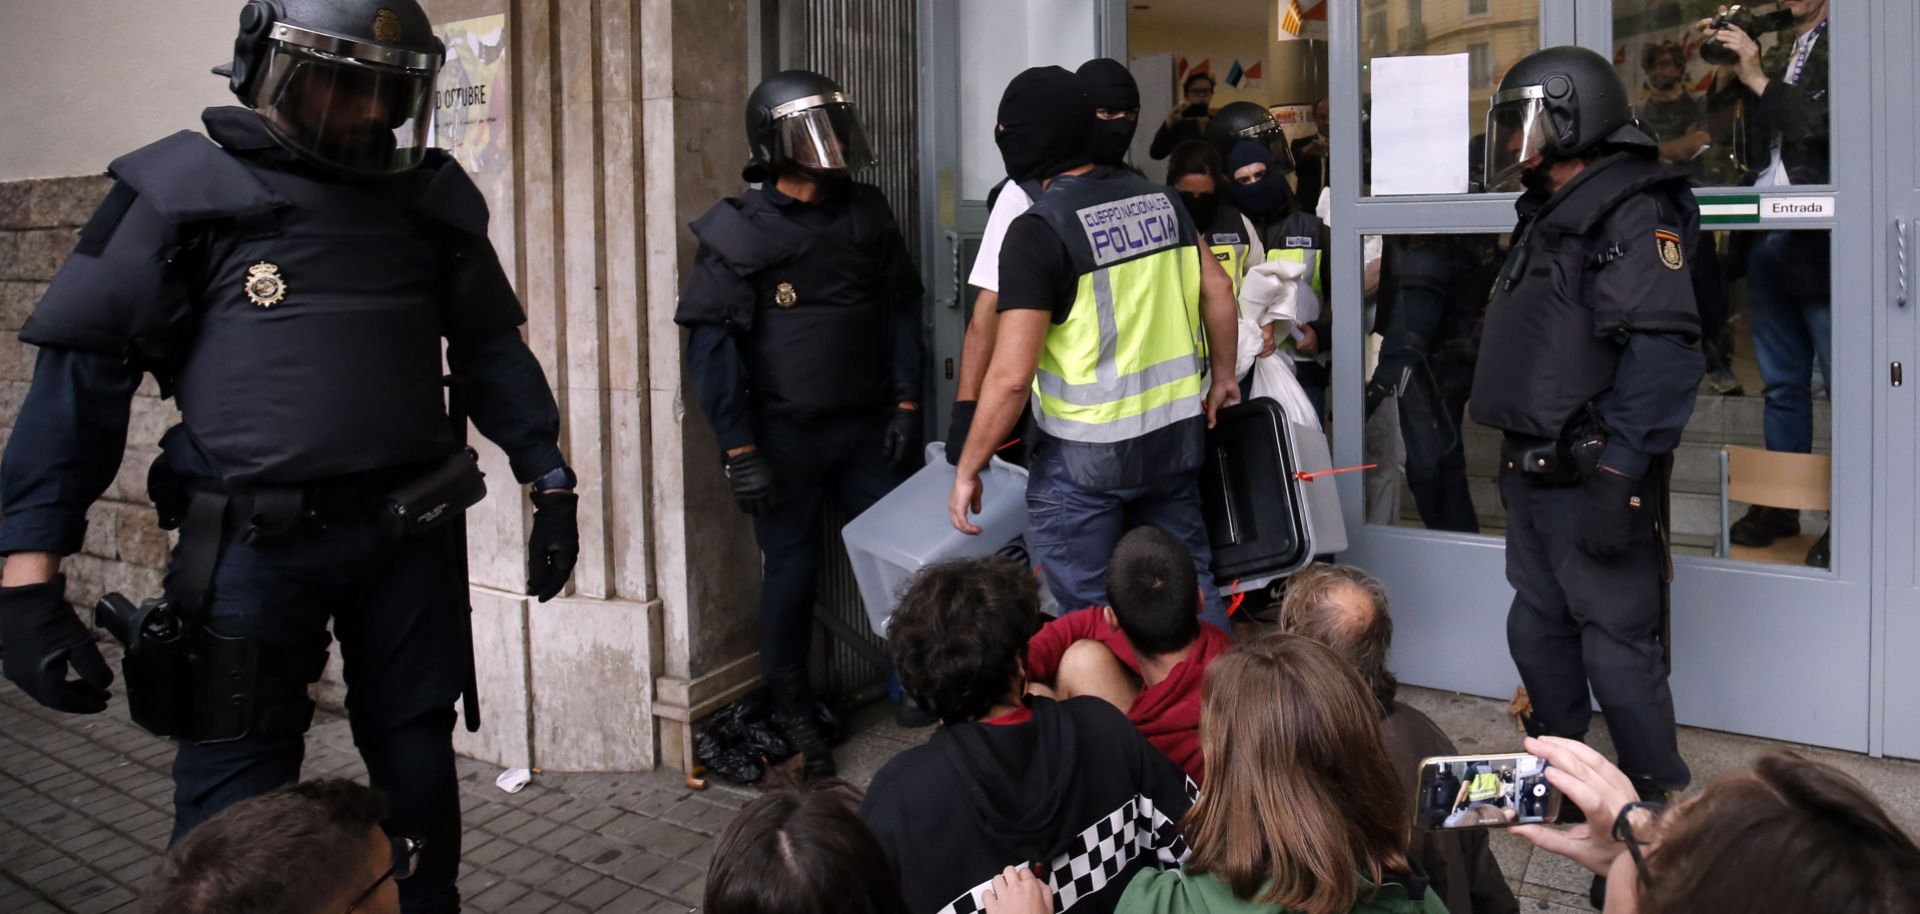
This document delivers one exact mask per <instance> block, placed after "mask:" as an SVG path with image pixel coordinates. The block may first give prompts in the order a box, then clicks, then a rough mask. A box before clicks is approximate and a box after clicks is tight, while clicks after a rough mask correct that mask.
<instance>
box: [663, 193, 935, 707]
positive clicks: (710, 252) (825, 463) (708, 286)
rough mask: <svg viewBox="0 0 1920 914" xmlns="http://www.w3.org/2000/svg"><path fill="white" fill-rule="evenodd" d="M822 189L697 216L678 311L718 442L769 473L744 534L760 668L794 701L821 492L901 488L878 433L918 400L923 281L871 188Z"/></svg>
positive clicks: (749, 196) (746, 198)
mask: <svg viewBox="0 0 1920 914" xmlns="http://www.w3.org/2000/svg"><path fill="white" fill-rule="evenodd" d="M821 187H822V189H823V190H824V192H825V196H824V198H822V199H819V200H816V201H812V202H807V201H801V200H796V199H794V198H793V197H790V196H788V195H786V194H784V193H782V192H781V191H780V190H779V189H778V188H777V187H776V186H775V185H774V182H773V181H771V180H769V181H767V183H766V185H765V186H764V187H761V188H757V189H750V190H748V191H746V192H745V193H743V194H741V195H740V196H738V197H734V198H729V199H726V200H722V201H720V202H719V203H717V204H715V205H714V206H713V208H712V209H710V210H708V211H707V212H706V214H704V215H702V216H701V217H700V218H699V219H698V220H697V221H695V222H694V223H693V225H692V229H693V233H694V236H695V237H696V238H697V239H698V240H699V242H700V247H699V250H698V252H697V253H696V255H695V258H694V264H693V271H692V276H691V278H690V279H689V280H688V282H687V286H686V289H685V290H684V291H683V292H682V293H681V296H680V305H679V310H678V312H677V313H676V314H675V316H674V320H675V321H676V322H677V323H679V324H680V325H681V326H683V327H687V328H688V329H689V331H690V333H689V335H688V339H687V369H688V371H689V373H690V375H691V377H692V380H693V386H694V391H695V393H696V394H697V395H698V397H699V401H700V407H701V410H702V412H704V413H705V414H706V416H707V421H708V422H709V423H710V424H712V426H713V430H714V434H715V435H716V437H717V438H718V441H719V445H720V448H721V450H723V451H726V450H734V449H736V448H741V447H745V446H747V445H753V446H755V447H756V449H757V450H758V452H759V453H760V454H761V455H762V456H763V457H764V458H765V460H766V462H767V464H768V465H769V466H770V467H771V469H772V472H773V477H774V486H773V492H774V495H773V498H772V502H771V504H770V505H766V506H763V507H759V508H758V509H756V511H755V513H754V515H753V531H754V538H755V539H756V541H757V542H758V544H759V547H760V551H761V553H762V556H763V558H764V569H763V574H764V577H763V579H762V581H761V585H760V664H761V671H762V675H763V676H764V677H765V679H766V680H767V681H768V682H769V683H771V684H772V685H773V687H774V689H775V694H776V698H779V697H780V696H783V695H804V694H806V676H807V653H808V645H809V643H810V640H811V633H812V621H813V605H814V601H815V583H816V581H817V579H818V577H819V572H820V561H821V548H822V545H823V543H822V512H823V510H824V508H825V505H826V501H827V498H828V497H829V496H830V495H831V496H832V497H833V498H835V500H836V501H837V502H838V504H839V506H840V508H841V509H842V510H843V512H844V513H845V515H846V517H848V518H852V517H854V516H856V515H858V514H860V513H861V512H863V511H865V510H866V509H867V508H869V507H871V506H872V505H873V503H874V502H876V501H878V500H880V498H881V497H882V496H884V495H885V494H886V493H887V492H889V491H891V490H892V489H893V487H894V486H896V485H898V484H899V483H900V481H901V479H902V472H901V470H900V469H899V468H898V464H897V463H890V462H889V461H888V460H887V458H886V456H885V453H884V449H883V446H882V442H883V438H884V436H885V435H886V433H887V427H888V423H889V420H890V418H891V417H892V416H893V414H894V410H895V406H896V405H897V404H899V403H902V402H913V403H918V402H920V400H921V394H920V390H921V371H922V361H923V350H922V345H921V340H920V304H921V296H922V291H923V290H922V287H921V283H920V278H919V274H918V272H917V271H916V270H915V268H914V266H913V261H912V259H911V258H910V257H909V256H908V254H907V249H906V242H905V240H904V239H903V238H902V237H901V235H900V230H899V228H898V226H897V224H896V223H895V221H894V217H893V211H892V209H891V208H890V207H889V206H888V205H887V200H886V197H885V196H884V195H883V194H882V193H881V191H880V190H879V188H876V187H873V186H872V185H869V184H863V183H860V182H856V181H851V180H847V179H844V178H823V179H821Z"/></svg>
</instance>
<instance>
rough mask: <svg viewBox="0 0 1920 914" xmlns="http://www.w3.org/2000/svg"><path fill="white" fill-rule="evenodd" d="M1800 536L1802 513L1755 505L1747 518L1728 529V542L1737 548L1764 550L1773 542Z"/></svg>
mask: <svg viewBox="0 0 1920 914" xmlns="http://www.w3.org/2000/svg"><path fill="white" fill-rule="evenodd" d="M1799 535H1800V512H1798V511H1793V510H1789V509H1787V508H1769V507H1767V506H1766V505H1754V506H1753V507H1751V508H1748V509H1747V513H1746V516H1744V517H1742V518H1740V519H1739V520H1737V521H1734V522H1733V525H1732V526H1730V527H1728V528H1727V541H1728V542H1730V543H1732V544H1734V545H1735V546H1747V547H1751V548H1756V549H1758V548H1764V547H1767V546H1771V545H1773V541H1774V540H1777V539H1783V538H1785V537H1789V536H1799Z"/></svg>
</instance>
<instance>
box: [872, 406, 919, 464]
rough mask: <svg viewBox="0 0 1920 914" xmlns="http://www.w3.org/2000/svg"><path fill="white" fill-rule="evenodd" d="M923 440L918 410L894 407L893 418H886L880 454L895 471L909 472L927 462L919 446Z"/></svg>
mask: <svg viewBox="0 0 1920 914" xmlns="http://www.w3.org/2000/svg"><path fill="white" fill-rule="evenodd" d="M925 440H926V434H925V433H924V432H922V431H921V423H920V411H919V410H917V409H902V408H895V409H894V411H893V418H892V419H889V420H887V434H886V437H885V438H884V439H882V440H881V443H880V456H881V457H883V458H885V459H886V461H887V465H888V466H890V467H893V469H894V470H895V471H896V472H900V473H910V472H912V471H914V470H917V469H920V467H922V466H924V465H925V464H926V462H927V458H926V455H925V454H923V453H921V448H920V446H921V444H922V443H924V442H925Z"/></svg>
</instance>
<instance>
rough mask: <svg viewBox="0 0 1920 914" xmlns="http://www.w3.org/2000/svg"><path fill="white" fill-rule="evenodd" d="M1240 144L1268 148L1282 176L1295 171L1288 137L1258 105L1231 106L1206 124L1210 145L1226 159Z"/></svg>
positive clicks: (1247, 103)
mask: <svg viewBox="0 0 1920 914" xmlns="http://www.w3.org/2000/svg"><path fill="white" fill-rule="evenodd" d="M1241 140H1253V141H1254V142H1256V143H1259V144H1261V145H1263V146H1265V147H1266V148H1267V154H1268V155H1270V156H1272V157H1273V161H1274V163H1275V166H1276V167H1277V168H1279V170H1280V171H1281V172H1283V173H1291V172H1292V171H1293V149H1292V145H1291V144H1290V143H1289V142H1288V141H1287V133H1286V131H1285V130H1284V129H1283V128H1281V126H1280V122H1279V121H1278V120H1277V119H1275V118H1274V116H1273V112H1271V111H1268V110H1267V108H1266V106H1264V105H1261V104H1259V103H1257V102H1246V101H1241V102H1231V103H1228V104H1227V105H1225V106H1222V107H1221V109H1220V110H1219V111H1217V112H1215V113H1214V115H1213V119H1212V120H1211V121H1209V122H1208V123H1207V142H1209V143H1211V144H1213V148H1215V149H1217V150H1219V151H1220V155H1222V156H1226V155H1229V154H1230V153H1232V151H1233V147H1234V146H1235V145H1237V144H1238V143H1239V142H1240V141H1241Z"/></svg>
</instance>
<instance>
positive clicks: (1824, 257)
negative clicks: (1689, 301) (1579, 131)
mask: <svg viewBox="0 0 1920 914" xmlns="http://www.w3.org/2000/svg"><path fill="white" fill-rule="evenodd" d="M1699 28H1700V32H1701V34H1703V35H1705V36H1707V37H1708V38H1710V39H1711V40H1709V41H1708V42H1707V43H1706V44H1705V45H1704V46H1702V47H1701V49H1700V56H1701V57H1702V59H1704V60H1706V61H1707V62H1708V63H1713V64H1718V65H1719V70H1718V71H1717V72H1716V73H1715V74H1714V87H1713V89H1712V93H1713V94H1714V95H1716V96H1717V95H1720V94H1721V93H1733V95H1734V98H1735V100H1736V102H1738V103H1739V105H1740V108H1741V110H1742V111H1743V112H1744V113H1745V117H1744V118H1743V119H1742V123H1741V126H1740V128H1739V131H1740V136H1739V137H1738V139H1739V140H1740V145H1739V148H1740V150H1741V165H1742V167H1743V168H1744V170H1745V171H1746V172H1747V173H1748V175H1750V176H1751V183H1752V184H1753V186H1755V187H1783V186H1787V185H1792V184H1826V183H1828V182H1829V180H1830V172H1829V166H1828V163H1829V158H1830V154H1829V151H1828V148H1827V142H1828V98H1827V92H1828V87H1827V41H1826V40H1825V39H1826V34H1827V0H1782V2H1781V4H1780V9H1779V10H1778V11H1776V12H1775V13H1773V14H1770V15H1767V16H1757V15H1754V14H1753V13H1752V12H1751V11H1750V10H1746V9H1743V8H1740V7H1731V8H1728V9H1727V11H1726V12H1725V13H1724V14H1723V15H1720V16H1717V17H1714V18H1712V19H1703V20H1701V21H1700V23H1699ZM1781 29H1785V30H1786V31H1785V32H1783V34H1781V35H1780V36H1779V37H1778V39H1777V40H1776V41H1775V42H1774V44H1773V46H1772V47H1771V48H1768V49H1766V50H1764V51H1763V50H1762V49H1761V48H1760V44H1759V38H1760V36H1761V35H1764V34H1767V33H1768V32H1772V31H1776V30H1781ZM1736 238H1738V239H1739V240H1740V241H1741V242H1742V243H1744V246H1745V247H1746V250H1745V260H1746V266H1747V286H1748V288H1749V290H1750V293H1751V297H1752V302H1753V348H1754V355H1755V357H1756V358H1757V359H1758V361H1759V363H1760V378H1761V380H1762V381H1763V382H1764V383H1765V385H1766V401H1767V405H1766V414H1765V431H1766V445H1767V450H1770V451H1792V452H1796V453H1802V454H1805V453H1809V452H1811V451H1812V450H1813V369H1814V366H1815V364H1816V363H1817V364H1818V365H1819V366H1820V371H1821V375H1822V376H1824V377H1828V378H1831V377H1832V376H1833V371H1832V363H1833V347H1832V324H1833V318H1832V315H1833V307H1832V305H1833V290H1832V283H1831V278H1832V273H1833V266H1832V257H1833V253H1832V249H1831V247H1830V242H1829V240H1828V235H1827V233H1826V232H1758V233H1741V234H1739V235H1737V236H1736ZM1738 253H1739V252H1737V251H1736V256H1738ZM1799 533H1800V515H1799V513H1798V512H1796V511H1793V510H1790V509H1785V508H1773V507H1767V506H1765V505H1755V506H1753V508H1751V509H1750V510H1748V512H1747V514H1746V516H1744V517H1742V518H1740V519H1739V520H1738V521H1735V522H1734V524H1733V526H1732V528H1731V529H1730V530H1729V532H1728V536H1729V539H1731V540H1732V541H1733V542H1734V543H1735V544H1736V545H1741V546H1752V547H1765V546H1768V545H1771V544H1772V543H1773V541H1774V540H1777V539H1780V538H1783V537H1789V536H1796V535H1798V534H1799ZM1807 564H1809V565H1813V566H1816V567H1823V568H1824V567H1826V566H1827V564H1828V556H1827V537H1826V536H1824V535H1823V536H1822V537H1821V538H1820V541H1819V542H1817V543H1815V544H1814V546H1813V548H1812V549H1811V550H1810V551H1809V552H1808V553H1807Z"/></svg>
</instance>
